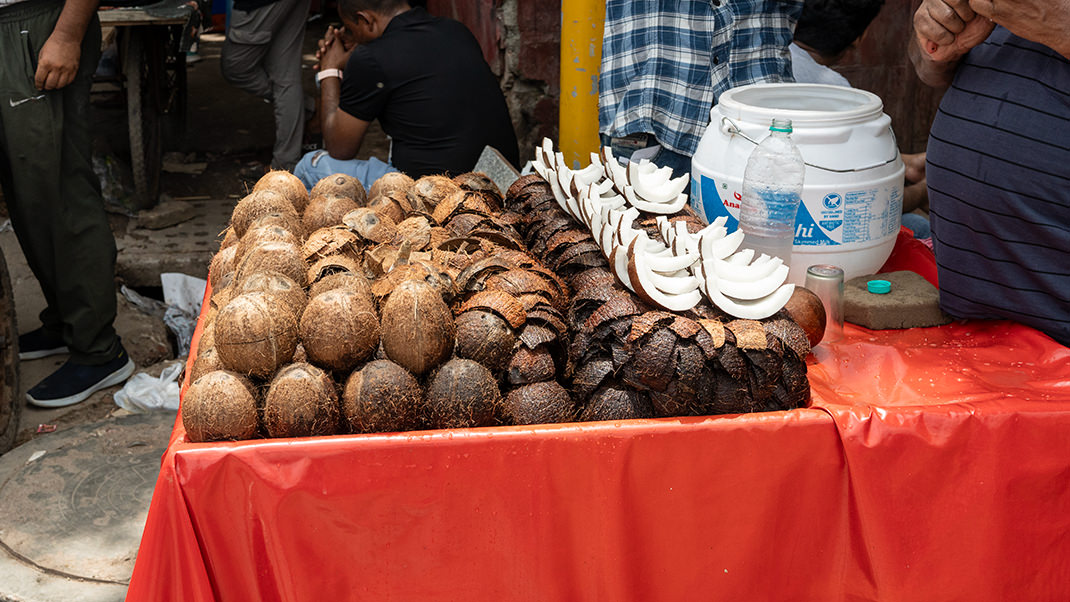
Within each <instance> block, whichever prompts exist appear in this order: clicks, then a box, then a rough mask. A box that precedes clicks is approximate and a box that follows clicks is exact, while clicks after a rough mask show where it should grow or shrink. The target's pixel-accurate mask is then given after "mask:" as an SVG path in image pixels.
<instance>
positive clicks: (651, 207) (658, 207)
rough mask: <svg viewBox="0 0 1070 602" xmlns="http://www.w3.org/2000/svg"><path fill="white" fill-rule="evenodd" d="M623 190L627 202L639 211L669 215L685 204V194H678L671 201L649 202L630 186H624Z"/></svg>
mask: <svg viewBox="0 0 1070 602" xmlns="http://www.w3.org/2000/svg"><path fill="white" fill-rule="evenodd" d="M623 192H624V198H625V199H627V200H628V204H630V205H631V206H632V207H635V208H636V209H638V210H640V211H645V212H647V213H656V214H660V215H671V214H673V213H678V212H679V211H680V210H681V209H683V208H684V205H686V204H687V195H686V194H681V195H679V196H678V197H676V200H675V201H672V202H668V203H651V202H649V201H644V200H643V199H641V198H639V197H638V196H637V195H636V193H635V189H634V188H633V187H631V186H625V187H624V191H623Z"/></svg>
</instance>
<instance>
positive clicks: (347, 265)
mask: <svg viewBox="0 0 1070 602" xmlns="http://www.w3.org/2000/svg"><path fill="white" fill-rule="evenodd" d="M360 265H361V264H360V262H359V261H357V260H356V259H353V258H352V257H350V256H348V255H328V256H327V257H323V258H322V259H320V260H318V261H316V263H314V264H312V265H311V266H309V268H308V281H309V282H317V281H318V280H320V279H321V278H324V277H326V276H330V275H331V274H339V273H342V272H350V273H353V274H355V273H357V272H359V271H360Z"/></svg>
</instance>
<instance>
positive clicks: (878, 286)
mask: <svg viewBox="0 0 1070 602" xmlns="http://www.w3.org/2000/svg"><path fill="white" fill-rule="evenodd" d="M866 290H868V291H869V292H871V293H873V294H875V295H884V294H887V293H890V292H892V283H891V282H888V281H887V280H870V281H869V282H867V283H866Z"/></svg>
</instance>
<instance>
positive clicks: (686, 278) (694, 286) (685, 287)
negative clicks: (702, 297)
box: [649, 271, 702, 295]
mask: <svg viewBox="0 0 1070 602" xmlns="http://www.w3.org/2000/svg"><path fill="white" fill-rule="evenodd" d="M649 274H650V283H651V284H653V285H654V287H655V288H657V289H658V290H659V291H661V292H663V293H665V294H668V295H682V294H684V293H690V292H691V291H694V290H698V288H699V286H701V284H702V282H701V281H700V279H699V278H696V277H695V276H693V275H691V274H690V273H689V272H686V271H682V272H676V274H673V275H672V276H666V275H664V274H659V273H658V272H650V273H649Z"/></svg>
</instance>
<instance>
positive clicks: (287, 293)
mask: <svg viewBox="0 0 1070 602" xmlns="http://www.w3.org/2000/svg"><path fill="white" fill-rule="evenodd" d="M255 292H265V293H270V294H273V295H276V296H278V297H279V299H281V300H282V302H283V303H285V304H286V305H287V306H289V307H290V310H291V311H292V312H293V315H294V318H295V319H296V318H297V317H298V316H300V315H301V313H302V312H304V311H305V305H306V304H307V303H308V295H306V294H305V290H304V289H303V288H301V287H300V286H298V285H297V283H296V282H294V279H293V278H290V277H289V276H286V275H285V274H280V273H279V272H256V273H255V274H250V275H249V276H248V277H246V278H245V280H242V282H241V284H240V285H239V286H238V293H239V294H243V293H255Z"/></svg>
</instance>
